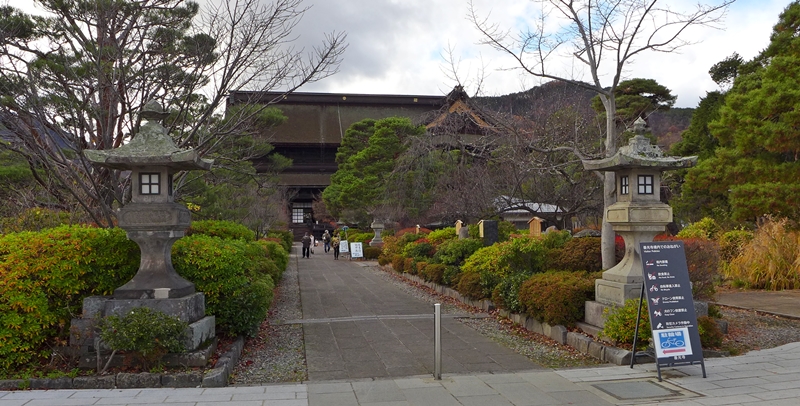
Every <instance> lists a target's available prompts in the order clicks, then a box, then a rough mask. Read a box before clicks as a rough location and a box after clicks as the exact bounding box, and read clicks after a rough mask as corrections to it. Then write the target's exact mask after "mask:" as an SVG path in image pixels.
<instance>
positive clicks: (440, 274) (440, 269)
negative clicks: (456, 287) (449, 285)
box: [422, 264, 447, 284]
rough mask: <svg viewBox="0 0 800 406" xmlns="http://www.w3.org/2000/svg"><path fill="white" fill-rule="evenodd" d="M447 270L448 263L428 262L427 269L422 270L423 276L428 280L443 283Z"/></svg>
mask: <svg viewBox="0 0 800 406" xmlns="http://www.w3.org/2000/svg"><path fill="white" fill-rule="evenodd" d="M446 270H447V266H446V265H442V264H427V266H425V269H424V270H423V271H422V276H423V278H425V280H426V281H428V282H433V283H438V284H441V283H442V280H443V278H444V273H445V271H446Z"/></svg>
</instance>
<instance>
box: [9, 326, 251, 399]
mask: <svg viewBox="0 0 800 406" xmlns="http://www.w3.org/2000/svg"><path fill="white" fill-rule="evenodd" d="M243 349H244V337H239V338H237V339H236V341H234V343H233V345H232V346H231V348H230V349H229V350H228V351H227V352H226V353H225V354H223V355H222V356H221V357H220V358H219V360H217V364H216V366H215V368H213V369H210V370H208V371H206V372H205V373H203V372H200V371H190V372H180V373H173V374H152V373H149V372H142V373H138V374H131V373H124V372H120V373H118V374H115V375H105V376H78V377H75V378H69V377H61V378H52V379H48V378H30V379H0V390H19V389H130V388H197V387H205V388H216V387H222V386H227V385H228V377H229V376H230V373H231V371H232V370H233V367H234V366H235V365H236V363H237V362H239V357H241V354H242V350H243Z"/></svg>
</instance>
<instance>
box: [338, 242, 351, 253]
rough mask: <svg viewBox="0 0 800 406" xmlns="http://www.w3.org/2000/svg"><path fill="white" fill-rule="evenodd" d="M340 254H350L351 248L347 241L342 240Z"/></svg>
mask: <svg viewBox="0 0 800 406" xmlns="http://www.w3.org/2000/svg"><path fill="white" fill-rule="evenodd" d="M339 252H350V246H349V245H347V240H342V241H341V242H340V243H339Z"/></svg>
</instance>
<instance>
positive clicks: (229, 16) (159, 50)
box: [0, 0, 346, 224]
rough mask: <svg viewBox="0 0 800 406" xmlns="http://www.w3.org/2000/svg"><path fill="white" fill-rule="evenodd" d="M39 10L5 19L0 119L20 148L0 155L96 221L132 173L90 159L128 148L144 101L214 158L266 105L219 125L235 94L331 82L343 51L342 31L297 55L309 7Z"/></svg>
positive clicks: (168, 2)
mask: <svg viewBox="0 0 800 406" xmlns="http://www.w3.org/2000/svg"><path fill="white" fill-rule="evenodd" d="M36 4H37V5H39V6H40V7H41V8H42V10H43V11H45V12H46V16H44V17H41V16H29V15H25V14H24V13H22V12H21V11H19V10H15V9H14V8H12V7H4V8H3V9H2V10H1V11H2V12H0V27H2V29H0V32H2V35H0V87H2V88H3V93H4V100H3V103H0V120H2V122H3V124H5V126H6V127H7V128H8V129H9V130H10V131H11V132H12V133H13V134H14V135H15V136H16V137H17V138H18V139H20V140H21V142H22V145H21V146H19V147H17V146H14V145H11V144H2V148H6V149H9V150H11V151H13V152H15V153H18V154H20V155H22V156H24V157H25V158H26V159H27V160H28V162H29V164H30V167H31V170H32V172H33V174H34V176H35V177H36V180H37V182H38V183H39V184H40V185H41V186H42V187H45V188H47V190H48V192H49V194H50V195H51V196H52V197H53V199H54V201H55V203H57V204H61V205H63V206H68V205H70V204H72V203H73V202H77V204H80V205H81V206H82V208H83V209H84V210H85V211H86V212H87V213H88V214H89V215H90V216H91V217H92V219H93V220H94V221H95V222H97V223H98V224H113V221H114V211H113V207H115V206H118V205H122V204H124V203H125V199H124V196H123V191H124V187H125V183H126V181H127V180H126V175H125V174H124V173H122V172H119V171H112V170H106V169H99V168H95V167H92V165H90V164H89V163H88V161H87V160H86V159H85V158H84V155H83V151H84V150H87V149H110V148H115V147H119V146H120V145H123V144H124V143H126V142H128V140H130V138H131V137H132V136H134V135H135V134H136V133H137V129H138V127H139V125H140V119H139V115H138V113H139V112H140V111H141V108H142V107H143V106H144V104H145V103H146V102H147V101H149V100H158V101H160V102H161V104H162V105H164V106H166V107H168V108H169V111H170V112H171V113H172V114H171V115H170V117H169V118H168V119H167V120H166V121H165V123H166V125H167V126H168V127H169V130H170V133H171V134H172V135H173V137H174V139H175V141H176V143H177V144H178V145H179V146H182V147H194V148H196V149H197V150H199V151H200V152H201V154H203V155H207V154H212V153H214V152H215V151H216V152H219V151H220V149H221V148H222V147H224V146H225V145H226V140H228V139H230V137H236V136H241V135H242V133H243V132H244V133H246V132H247V131H249V130H248V129H247V127H248V125H251V124H252V123H253V122H254V119H255V118H257V116H258V115H259V114H261V113H262V112H263V110H264V109H265V108H267V105H265V104H263V103H258V104H256V103H253V106H254V107H253V108H239V109H236V110H235V111H234V112H233V113H232V114H231V115H229V116H227V117H225V118H224V119H222V117H220V114H221V113H222V111H221V110H222V108H223V107H224V105H225V104H224V103H225V98H226V96H227V95H228V93H229V92H230V91H234V90H252V91H267V90H275V89H280V90H285V91H287V92H291V91H293V90H295V89H297V88H298V87H300V86H302V85H304V84H306V83H309V82H313V81H316V80H320V79H322V78H325V77H327V76H329V75H332V74H334V73H335V72H336V71H337V69H338V64H339V62H340V60H341V56H342V53H343V52H344V49H345V48H346V45H345V43H344V40H345V35H344V34H342V33H331V34H328V35H326V36H325V38H324V40H323V41H322V42H321V44H320V45H319V47H317V48H314V49H311V50H304V49H295V48H293V47H292V42H293V40H294V38H295V37H294V36H293V34H292V31H293V29H294V28H295V26H296V24H297V22H298V21H299V19H300V18H301V17H302V15H303V13H304V12H305V11H306V9H307V8H306V7H304V6H303V5H302V0H275V1H269V2H261V1H259V0H230V1H228V0H212V1H208V2H206V3H204V4H205V8H204V9H201V6H200V5H199V4H198V3H195V2H192V1H184V0H142V1H135V2H125V1H122V2H102V1H96V0H72V1H69V2H63V1H57V0H42V1H37V2H36ZM240 158H242V157H240ZM244 158H246V157H244Z"/></svg>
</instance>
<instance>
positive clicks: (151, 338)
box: [99, 307, 189, 369]
mask: <svg viewBox="0 0 800 406" xmlns="http://www.w3.org/2000/svg"><path fill="white" fill-rule="evenodd" d="M99 328H100V338H101V339H102V340H103V342H104V343H105V344H106V345H108V347H109V348H111V349H112V350H117V351H131V352H133V353H134V354H135V355H136V356H137V358H138V359H139V361H140V362H141V363H142V366H143V367H144V368H145V369H149V368H150V367H151V366H153V365H154V364H156V363H157V362H158V361H159V360H161V358H162V357H164V355H166V354H167V353H181V352H185V351H186V348H185V347H184V344H183V341H184V340H185V339H186V330H187V329H188V328H189V324H188V323H186V322H184V321H181V320H180V319H179V318H177V317H172V316H169V315H167V314H166V313H163V312H161V311H158V310H153V309H150V308H147V307H140V308H136V309H132V310H131V311H130V312H128V313H127V314H125V315H123V316H121V317H120V316H108V317H106V318H104V319H102V320H101V321H100V323H99Z"/></svg>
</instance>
